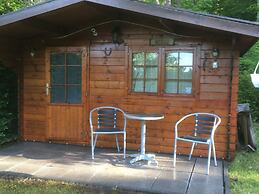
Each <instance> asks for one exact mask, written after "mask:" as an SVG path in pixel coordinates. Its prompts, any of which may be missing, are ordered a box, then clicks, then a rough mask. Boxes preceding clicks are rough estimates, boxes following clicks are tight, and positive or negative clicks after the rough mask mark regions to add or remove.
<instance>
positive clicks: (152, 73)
mask: <svg viewBox="0 0 259 194" xmlns="http://www.w3.org/2000/svg"><path fill="white" fill-rule="evenodd" d="M146 78H151V79H157V67H147V68H146Z"/></svg>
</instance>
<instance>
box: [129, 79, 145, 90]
mask: <svg viewBox="0 0 259 194" xmlns="http://www.w3.org/2000/svg"><path fill="white" fill-rule="evenodd" d="M132 89H133V91H134V92H143V91H144V80H134V81H133V85H132Z"/></svg>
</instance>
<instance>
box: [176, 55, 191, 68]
mask: <svg viewBox="0 0 259 194" xmlns="http://www.w3.org/2000/svg"><path fill="white" fill-rule="evenodd" d="M179 54H180V58H179V65H180V66H192V63H193V54H192V53H187V52H180V53H179Z"/></svg>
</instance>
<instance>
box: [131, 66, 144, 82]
mask: <svg viewBox="0 0 259 194" xmlns="http://www.w3.org/2000/svg"><path fill="white" fill-rule="evenodd" d="M133 78H135V79H138V78H142V79H144V67H133Z"/></svg>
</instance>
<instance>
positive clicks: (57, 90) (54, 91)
mask: <svg viewBox="0 0 259 194" xmlns="http://www.w3.org/2000/svg"><path fill="white" fill-rule="evenodd" d="M51 102H52V103H65V102H66V92H65V86H64V85H63V86H56V85H52V87H51Z"/></svg>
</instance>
